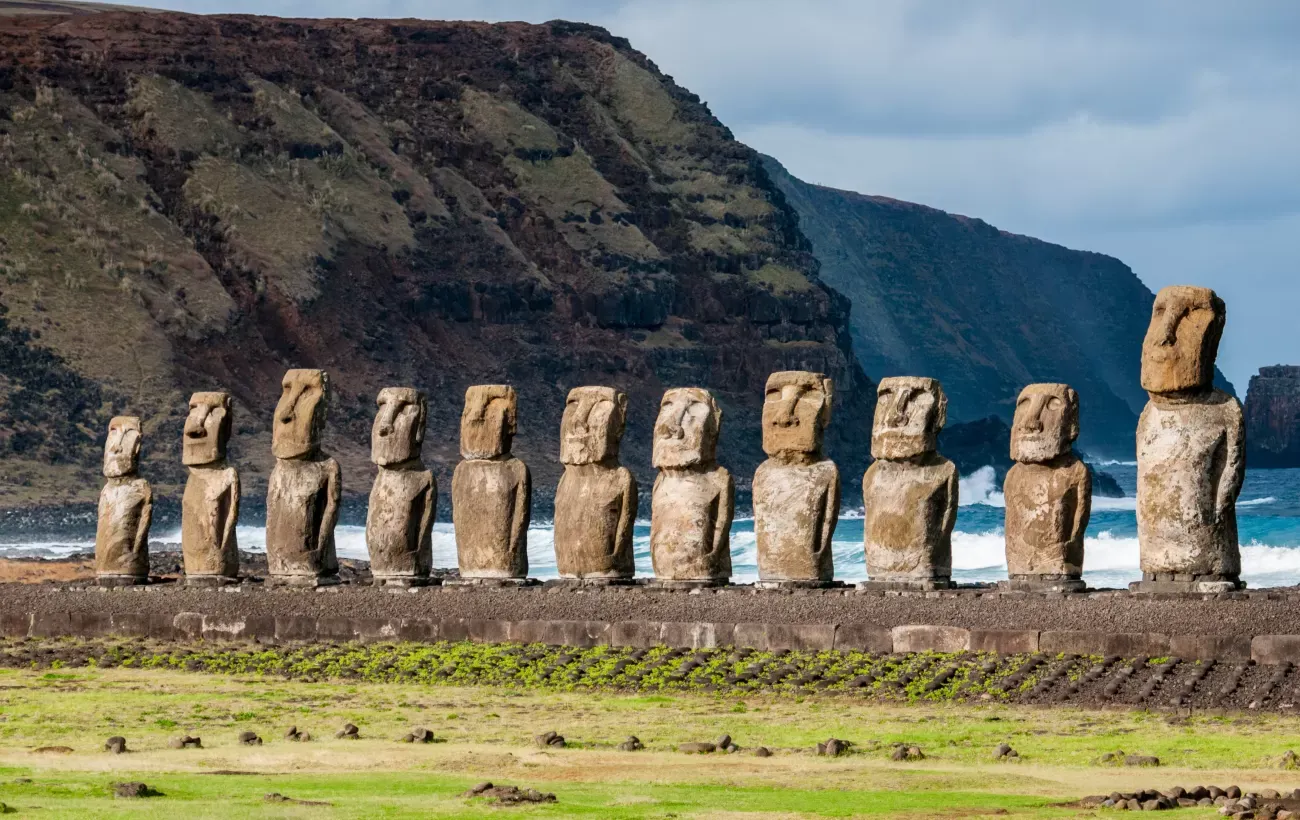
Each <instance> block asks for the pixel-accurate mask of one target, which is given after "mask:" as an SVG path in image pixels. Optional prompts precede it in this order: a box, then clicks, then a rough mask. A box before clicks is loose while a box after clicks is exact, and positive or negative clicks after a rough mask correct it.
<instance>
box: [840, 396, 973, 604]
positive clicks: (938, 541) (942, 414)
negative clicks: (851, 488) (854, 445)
mask: <svg viewBox="0 0 1300 820" xmlns="http://www.w3.org/2000/svg"><path fill="white" fill-rule="evenodd" d="M947 418H948V399H947V397H946V396H944V393H943V387H942V386H940V384H939V382H938V381H936V380H935V379H925V378H917V377H913V376H896V377H893V378H887V379H881V381H880V386H879V388H878V389H877V391H876V414H875V418H874V420H873V423H872V427H871V455H872V457H873V458H874V459H875V461H874V462H872V464H871V466H870V467H868V468H867V472H866V475H864V476H863V478H862V503H863V507H864V510H865V517H864V519H863V522H862V531H863V543H864V547H865V552H866V558H867V575H868V576H869V577H870V579H871V580H870V581H868V582H866V583H865V584H864V585H863V586H866V587H871V588H881V587H885V588H912V589H942V588H945V587H949V586H951V585H952V528H953V524H955V523H956V521H957V468H956V466H954V465H953V463H952V462H951V461H949V460H948V459H946V458H944V457H943V456H941V455H939V454H938V452H936V447H937V442H938V438H939V431H940V430H942V429H943V425H944V423H945V422H946V421H947Z"/></svg>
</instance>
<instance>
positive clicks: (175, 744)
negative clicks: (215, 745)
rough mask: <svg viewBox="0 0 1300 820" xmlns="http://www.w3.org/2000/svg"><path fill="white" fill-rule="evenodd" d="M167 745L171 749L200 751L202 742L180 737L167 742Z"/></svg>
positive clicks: (194, 738)
mask: <svg viewBox="0 0 1300 820" xmlns="http://www.w3.org/2000/svg"><path fill="white" fill-rule="evenodd" d="M167 745H168V746H170V747H172V748H173V749H202V748H203V741H202V740H201V739H199V738H197V737H190V736H189V735H181V736H180V737H174V738H172V739H171V740H169V741H167Z"/></svg>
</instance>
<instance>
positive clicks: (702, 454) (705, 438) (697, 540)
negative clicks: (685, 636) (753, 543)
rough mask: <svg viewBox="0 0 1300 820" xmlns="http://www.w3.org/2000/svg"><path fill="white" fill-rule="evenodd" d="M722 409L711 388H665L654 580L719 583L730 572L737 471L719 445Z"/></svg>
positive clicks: (658, 428)
mask: <svg viewBox="0 0 1300 820" xmlns="http://www.w3.org/2000/svg"><path fill="white" fill-rule="evenodd" d="M721 424H722V410H721V409H720V408H719V407H718V405H717V403H716V402H714V401H713V396H711V395H709V391H707V390H702V389H700V388H698V387H678V388H676V389H673V390H669V391H668V392H666V393H664V397H663V400H662V401H661V402H660V403H659V418H658V419H657V420H656V421H655V429H654V450H653V458H654V466H655V467H657V468H658V469H659V475H658V476H657V477H656V478H655V486H654V494H653V496H652V505H653V507H652V511H651V515H650V557H651V560H652V561H653V562H654V570H655V584H656V585H659V586H665V587H692V586H720V585H723V584H726V583H727V582H728V581H729V580H731V538H730V532H731V519H732V516H733V515H734V514H735V511H736V503H735V485H734V482H733V481H732V480H731V473H729V472H727V469H726V468H725V467H721V466H719V465H718V462H717V460H716V453H717V447H718V431H719V428H720V426H721Z"/></svg>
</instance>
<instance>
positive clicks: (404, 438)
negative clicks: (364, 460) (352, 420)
mask: <svg viewBox="0 0 1300 820" xmlns="http://www.w3.org/2000/svg"><path fill="white" fill-rule="evenodd" d="M376 404H378V405H379V412H378V413H377V414H375V426H374V427H373V428H372V429H371V431H370V460H371V461H373V462H374V463H376V464H378V465H379V466H381V467H383V466H386V465H389V464H401V463H402V462H403V461H410V460H411V459H413V458H419V457H420V449H421V446H422V445H423V444H424V419H425V417H426V416H427V415H428V412H429V405H428V402H427V401H426V399H425V397H424V393H422V392H420V391H419V390H416V389H415V388H414V387H385V388H384V389H383V390H380V391H379V398H378V399H376Z"/></svg>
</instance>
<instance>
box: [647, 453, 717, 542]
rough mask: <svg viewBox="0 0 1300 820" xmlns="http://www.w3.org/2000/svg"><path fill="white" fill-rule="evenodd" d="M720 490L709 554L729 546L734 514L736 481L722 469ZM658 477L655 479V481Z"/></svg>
mask: <svg viewBox="0 0 1300 820" xmlns="http://www.w3.org/2000/svg"><path fill="white" fill-rule="evenodd" d="M722 474H723V482H722V490H721V491H720V492H719V493H718V520H717V522H716V524H715V525H714V527H713V549H712V550H711V551H710V553H709V554H710V555H717V554H718V553H719V552H720V551H722V550H726V549H729V548H730V546H731V520H732V519H733V518H735V516H736V482H734V481H732V480H731V473H729V472H727V471H726V470H723V471H722ZM657 481H658V479H656V483H657Z"/></svg>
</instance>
